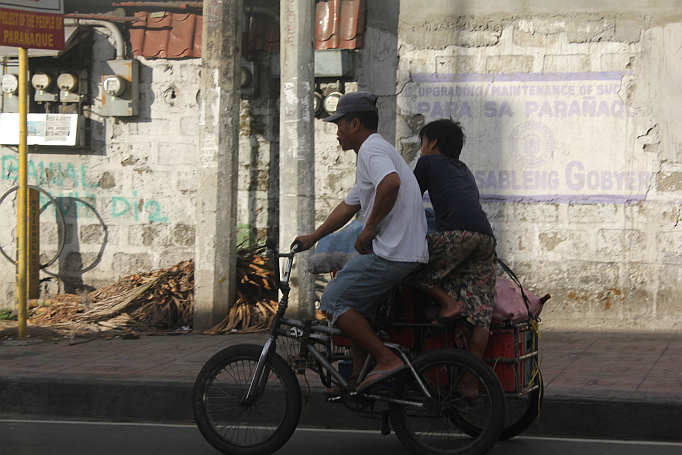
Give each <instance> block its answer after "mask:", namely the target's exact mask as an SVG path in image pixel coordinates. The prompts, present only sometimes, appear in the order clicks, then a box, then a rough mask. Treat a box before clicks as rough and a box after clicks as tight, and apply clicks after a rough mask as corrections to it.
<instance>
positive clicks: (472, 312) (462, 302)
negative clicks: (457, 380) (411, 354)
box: [410, 119, 497, 397]
mask: <svg viewBox="0 0 682 455" xmlns="http://www.w3.org/2000/svg"><path fill="white" fill-rule="evenodd" d="M419 139H420V140H421V157H420V158H419V160H418V161H417V166H416V167H415V169H414V174H415V176H416V177H417V181H418V182H419V188H420V190H421V192H422V195H423V194H424V192H425V191H428V192H429V196H430V198H431V203H432V204H433V209H434V211H435V212H436V224H437V228H438V232H434V233H432V234H428V236H427V240H428V243H429V255H430V259H429V263H428V265H427V266H426V267H424V268H422V269H419V270H418V271H417V272H415V274H413V275H412V276H411V277H410V282H412V283H413V284H415V285H416V286H417V287H418V288H420V289H422V290H424V291H426V293H427V294H428V295H429V296H430V297H432V298H433V299H435V300H436V301H437V302H438V303H439V304H440V305H441V310H440V313H439V314H438V316H437V317H436V319H435V320H434V322H448V321H451V320H454V319H456V318H459V317H462V316H465V317H466V321H467V322H468V324H469V325H470V333H471V338H470V341H469V351H470V352H471V353H472V354H475V355H476V356H478V357H483V352H484V350H485V347H486V345H487V343H488V336H489V334H490V332H489V328H490V322H491V320H492V314H493V305H494V297H495V278H496V259H497V256H496V254H495V237H494V235H493V230H492V228H491V227H490V223H489V222H488V217H487V216H486V214H485V212H484V211H483V209H482V207H481V204H480V201H479V193H478V187H477V186H476V182H475V180H474V176H473V174H472V173H471V171H470V170H469V168H468V167H467V165H466V164H464V163H463V162H462V161H460V160H459V155H460V153H461V151H462V147H463V146H464V141H465V139H466V138H465V136H464V133H463V132H462V128H461V126H460V125H459V123H457V122H455V121H453V120H451V119H440V120H436V121H433V122H431V123H429V124H427V125H425V126H424V127H423V128H422V129H421V131H420V132H419ZM472 381H473V377H470V378H469V381H468V382H470V383H469V384H467V383H466V381H465V384H463V385H462V386H461V388H462V389H463V390H460V392H461V393H463V394H464V395H466V396H474V397H475V396H477V395H478V390H477V386H476V384H475V383H473V382H472Z"/></svg>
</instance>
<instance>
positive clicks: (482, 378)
mask: <svg viewBox="0 0 682 455" xmlns="http://www.w3.org/2000/svg"><path fill="white" fill-rule="evenodd" d="M413 366H414V368H415V370H416V371H417V374H418V375H419V377H420V379H421V380H422V382H423V383H424V385H425V386H426V388H427V390H428V391H429V393H430V394H431V398H430V399H426V398H425V397H424V394H423V392H422V390H421V388H420V387H419V385H418V383H417V381H416V380H415V378H414V376H413V375H412V373H411V372H409V371H408V372H406V373H404V374H402V375H400V376H399V377H398V378H396V380H395V383H394V384H393V398H395V399H398V400H408V401H411V402H419V403H421V404H422V405H423V406H422V407H416V406H411V405H403V404H395V403H392V404H391V405H390V412H391V422H392V423H393V427H394V429H395V433H396V435H397V436H398V439H400V442H401V443H402V444H403V445H404V446H405V447H406V448H407V449H408V450H409V451H410V452H412V453H414V454H415V455H420V454H439V455H454V454H467V455H482V454H485V453H486V452H488V450H490V448H491V447H492V446H493V444H495V442H496V441H497V439H498V437H499V436H500V432H501V431H502V428H503V426H504V416H505V400H504V391H503V390H502V386H501V384H500V382H499V380H498V379H497V376H495V374H494V373H493V371H492V370H491V369H490V368H489V367H488V366H487V365H486V364H485V363H484V362H483V361H482V360H481V359H478V358H477V357H475V356H474V355H472V354H470V353H468V352H465V351H460V350H458V349H435V350H432V351H428V352H426V353H425V354H423V355H421V356H419V357H417V359H415V361H414V363H413ZM463 375H470V376H469V378H474V379H475V380H476V382H477V383H478V398H465V397H464V396H462V395H461V394H460V393H458V387H460V388H461V387H462V384H463V381H462V378H463ZM472 424H475V425H476V427H477V428H482V429H483V430H482V431H480V432H479V433H478V434H475V435H471V434H469V432H467V431H466V428H467V427H468V426H471V425H472Z"/></svg>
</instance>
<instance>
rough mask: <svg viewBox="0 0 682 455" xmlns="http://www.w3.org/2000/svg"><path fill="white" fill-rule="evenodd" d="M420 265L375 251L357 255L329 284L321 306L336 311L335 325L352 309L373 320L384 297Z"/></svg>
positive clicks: (333, 320)
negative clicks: (391, 257) (393, 258)
mask: <svg viewBox="0 0 682 455" xmlns="http://www.w3.org/2000/svg"><path fill="white" fill-rule="evenodd" d="M418 265H419V263H418V262H395V261H389V260H387V259H383V258H380V257H379V256H377V255H376V254H374V253H369V254H361V255H359V256H356V257H354V258H353V259H351V260H350V261H349V262H348V263H347V264H346V265H345V266H344V267H343V269H341V270H340V271H339V272H338V273H337V274H336V277H335V278H334V279H333V280H331V281H330V282H329V283H328V284H327V287H326V288H325V290H324V292H323V293H322V298H321V299H320V300H321V303H322V304H321V307H320V309H321V310H322V311H324V312H326V313H327V314H328V315H330V314H333V317H332V324H336V320H337V319H338V318H339V316H341V315H342V314H344V313H345V312H346V311H348V310H350V309H354V310H357V311H358V312H359V313H360V314H362V315H363V316H364V317H366V318H368V319H372V320H373V319H374V318H375V317H376V312H377V304H378V303H379V302H380V301H381V298H382V297H384V296H387V295H388V294H389V293H390V292H391V290H392V289H393V286H395V285H396V284H398V283H399V282H400V281H402V280H403V279H404V278H405V277H406V276H407V275H409V274H410V272H412V271H413V270H414V269H416V268H417V266H418Z"/></svg>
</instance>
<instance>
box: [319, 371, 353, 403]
mask: <svg viewBox="0 0 682 455" xmlns="http://www.w3.org/2000/svg"><path fill="white" fill-rule="evenodd" d="M346 381H348V386H349V387H350V388H352V389H354V388H355V385H356V384H357V381H358V375H356V374H354V375H353V376H351V377H349V378H348V379H346ZM324 396H325V397H327V398H336V397H340V396H341V387H339V386H338V385H334V386H331V387H327V388H325V389H324Z"/></svg>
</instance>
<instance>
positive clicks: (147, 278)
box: [82, 261, 194, 329]
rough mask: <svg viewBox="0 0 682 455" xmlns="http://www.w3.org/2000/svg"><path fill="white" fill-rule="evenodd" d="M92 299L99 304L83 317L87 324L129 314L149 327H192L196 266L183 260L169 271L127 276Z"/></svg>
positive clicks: (93, 293) (94, 293)
mask: <svg viewBox="0 0 682 455" xmlns="http://www.w3.org/2000/svg"><path fill="white" fill-rule="evenodd" d="M88 296H89V297H90V298H91V299H92V300H93V301H96V303H95V305H94V306H93V307H92V308H91V309H90V310H89V311H87V312H85V313H84V314H83V316H82V320H84V321H102V320H109V319H112V318H114V317H116V316H119V315H121V314H123V313H125V314H126V315H127V316H128V317H129V318H130V319H132V320H134V321H137V322H139V323H141V324H144V325H146V326H149V327H156V328H159V329H173V328H178V327H182V326H187V327H188V326H191V324H192V310H193V308H194V263H193V262H192V261H183V262H180V263H178V264H175V265H174V266H173V267H170V268H168V269H162V270H158V271H156V272H152V273H145V274H137V275H133V276H131V277H126V278H124V279H122V280H119V281H118V282H116V283H114V284H113V285H111V286H107V287H105V288H102V289H99V290H97V291H93V292H91V293H90V294H88ZM102 297H104V298H102Z"/></svg>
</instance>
